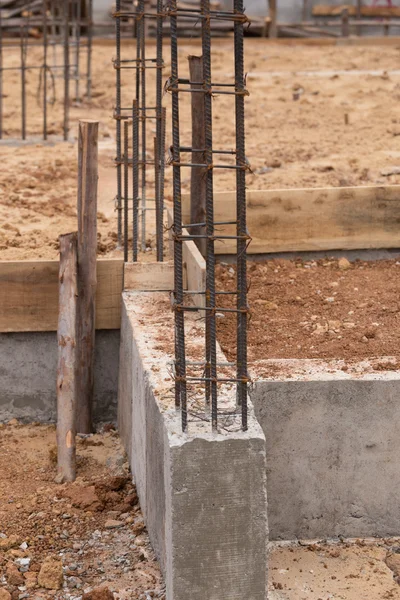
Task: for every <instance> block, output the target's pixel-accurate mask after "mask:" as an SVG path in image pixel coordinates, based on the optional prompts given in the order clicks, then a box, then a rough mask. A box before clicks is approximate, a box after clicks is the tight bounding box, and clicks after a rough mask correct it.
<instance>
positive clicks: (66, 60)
mask: <svg viewBox="0 0 400 600" xmlns="http://www.w3.org/2000/svg"><path fill="white" fill-rule="evenodd" d="M63 9H64V10H63V29H64V31H63V35H64V140H65V141H66V140H68V134H69V69H70V68H69V2H68V0H64V4H63Z"/></svg>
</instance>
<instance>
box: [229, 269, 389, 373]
mask: <svg viewBox="0 0 400 600" xmlns="http://www.w3.org/2000/svg"><path fill="white" fill-rule="evenodd" d="M217 273H218V281H219V285H220V287H221V289H223V290H225V291H229V290H231V291H232V290H233V289H234V285H235V280H236V276H235V268H234V267H233V266H231V265H226V264H222V265H218V267H217ZM399 274H400V262H399V261H396V260H390V261H389V260H386V261H377V262H366V261H356V262H352V263H350V262H349V261H348V260H347V259H345V258H342V259H339V260H337V259H321V260H318V261H302V260H283V259H279V260H271V261H266V262H264V263H255V262H254V263H250V264H249V286H250V288H249V295H248V301H249V305H250V307H251V320H250V325H249V337H248V344H249V346H248V347H249V350H248V352H249V360H250V361H256V360H263V359H270V358H272V359H276V358H323V359H329V358H333V359H338V360H341V359H342V360H344V361H348V362H353V361H357V360H360V359H363V358H373V357H375V358H376V360H375V361H373V362H372V366H373V367H374V368H376V369H377V370H380V369H384V368H386V369H395V368H398V364H397V365H396V364H393V363H392V362H390V363H383V362H382V360H380V359H381V357H382V356H391V357H395V359H396V360H397V359H398V358H399V357H400V355H399V333H398V331H399V319H400V304H399ZM224 298H225V300H224V305H225V306H231V305H232V306H233V300H232V297H231V296H224ZM218 335H219V341H220V343H221V346H222V349H223V350H224V352H225V353H226V354H227V356H229V357H232V352H231V348H232V347H234V346H235V338H234V335H235V326H234V317H233V316H232V314H229V313H226V314H225V316H224V317H223V318H222V317H221V318H219V319H218ZM343 368H345V367H343Z"/></svg>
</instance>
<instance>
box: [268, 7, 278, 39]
mask: <svg viewBox="0 0 400 600" xmlns="http://www.w3.org/2000/svg"><path fill="white" fill-rule="evenodd" d="M276 4H277V0H268V5H269V16H270V18H271V23H270V25H269V37H270V38H276V37H278V25H277V6H276Z"/></svg>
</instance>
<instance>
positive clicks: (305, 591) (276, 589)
mask: <svg viewBox="0 0 400 600" xmlns="http://www.w3.org/2000/svg"><path fill="white" fill-rule="evenodd" d="M105 429H106V431H104V429H103V430H102V432H101V433H98V434H95V435H91V436H86V437H81V438H79V441H78V479H77V481H76V482H75V483H74V484H62V485H58V484H56V483H55V482H54V477H55V474H56V468H55V428H54V426H52V425H48V426H43V425H29V426H23V425H20V424H18V423H15V422H11V423H10V424H8V425H1V426H0V597H1V598H2V600H3V596H2V595H1V594H2V593H3V594H4V590H7V591H8V592H10V593H11V595H12V598H13V599H14V598H16V599H19V598H28V599H32V600H33V599H34V600H39V599H46V600H47V599H48V598H55V599H59V600H61V599H62V600H73V599H75V600H77V599H78V598H81V596H82V594H83V593H84V592H85V591H86V592H87V591H89V590H91V589H96V590H97V588H98V587H99V586H102V587H107V588H108V589H109V590H110V591H111V592H112V593H114V594H115V598H120V599H121V600H125V599H126V600H128V599H129V600H131V599H133V600H149V599H152V598H160V599H164V598H165V596H164V587H163V582H162V577H161V574H160V570H159V567H158V565H157V562H156V561H155V557H154V554H153V552H152V550H151V548H150V546H149V541H148V536H147V533H146V530H145V529H144V524H143V520H142V515H141V512H140V508H139V506H138V504H137V496H136V492H135V488H134V486H132V485H131V483H130V478H129V474H128V470H127V465H126V463H125V457H124V455H123V453H122V450H121V447H120V444H119V440H118V437H117V435H116V433H115V431H113V430H112V429H110V430H109V431H107V429H109V428H107V427H106V428H105ZM399 551H400V540H398V539H397V540H394V539H390V540H367V541H364V542H363V541H357V540H354V541H352V542H348V541H340V540H335V541H331V542H330V543H327V542H323V541H320V542H313V543H311V542H303V543H298V544H295V545H293V546H290V545H284V546H280V545H274V544H272V545H271V555H270V573H269V586H270V595H271V600H328V599H337V600H339V599H346V600H384V599H393V600H398V599H400V587H399V585H398V584H397V583H396V578H397V577H398V575H399V574H400V554H398V552H399ZM48 557H52V558H53V559H55V560H56V561H61V563H62V569H63V575H62V587H61V588H60V589H59V590H51V589H46V588H44V587H41V585H40V583H41V582H42V579H41V576H40V574H39V573H40V571H41V567H42V565H43V563H44V561H45V559H46V558H48ZM24 559H25V560H24ZM26 559H29V560H26ZM60 569H61V564H60ZM38 575H39V583H38ZM189 596H190V594H189ZM104 598H107V600H108V596H106V597H104V596H93V597H92V600H96V599H97V600H104ZM88 600H89V599H88Z"/></svg>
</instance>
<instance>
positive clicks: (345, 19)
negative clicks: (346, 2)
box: [342, 8, 350, 37]
mask: <svg viewBox="0 0 400 600" xmlns="http://www.w3.org/2000/svg"><path fill="white" fill-rule="evenodd" d="M349 33H350V32H349V9H348V8H344V9H343V10H342V37H349Z"/></svg>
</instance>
